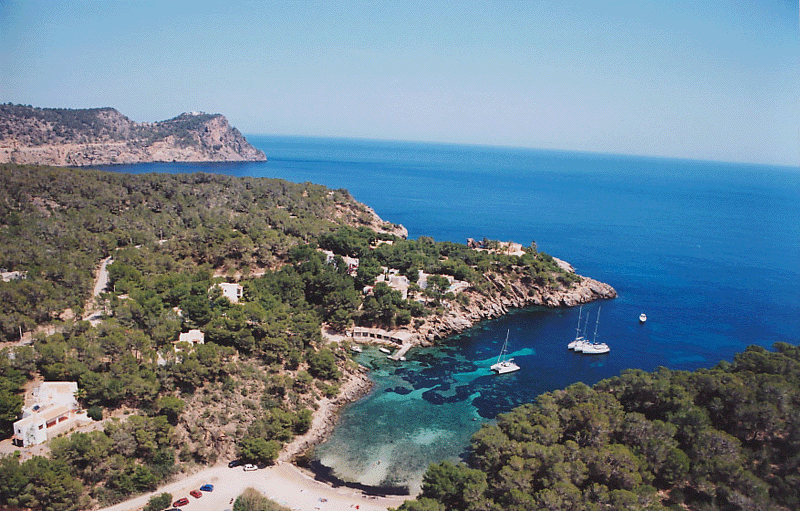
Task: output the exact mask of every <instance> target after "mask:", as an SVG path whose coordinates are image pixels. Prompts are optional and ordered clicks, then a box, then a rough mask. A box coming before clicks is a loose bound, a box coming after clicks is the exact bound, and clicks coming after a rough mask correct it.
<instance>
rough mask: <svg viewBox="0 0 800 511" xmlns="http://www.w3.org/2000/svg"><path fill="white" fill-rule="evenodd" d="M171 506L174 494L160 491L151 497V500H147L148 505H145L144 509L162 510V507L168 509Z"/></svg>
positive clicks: (148, 510)
mask: <svg viewBox="0 0 800 511" xmlns="http://www.w3.org/2000/svg"><path fill="white" fill-rule="evenodd" d="M171 506H172V494H171V493H160V494H158V495H153V496H152V497H150V500H148V501H147V505H146V506H145V507H144V511H161V510H162V509H167V508H169V507H171Z"/></svg>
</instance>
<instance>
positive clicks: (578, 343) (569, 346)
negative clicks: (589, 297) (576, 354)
mask: <svg viewBox="0 0 800 511" xmlns="http://www.w3.org/2000/svg"><path fill="white" fill-rule="evenodd" d="M581 314H583V305H581V308H580V309H579V310H578V327H577V328H576V329H575V340H574V341H572V342H570V343H569V344H567V349H570V350H574V349H575V348H577V347H579V346H581V345H582V344H583V343H584V342H585V339H584V338H583V336H582V335H581ZM586 317H587V318H588V317H589V315H588V314H587V315H586Z"/></svg>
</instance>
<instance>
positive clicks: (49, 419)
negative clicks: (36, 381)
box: [12, 381, 91, 447]
mask: <svg viewBox="0 0 800 511" xmlns="http://www.w3.org/2000/svg"><path fill="white" fill-rule="evenodd" d="M77 391H78V383H77V382H74V381H56V382H43V383H41V384H40V385H39V386H37V387H34V388H33V389H32V390H31V391H30V392H29V393H28V394H26V395H25V406H24V407H23V408H22V418H21V419H20V420H18V421H16V422H15V423H14V436H13V437H12V443H13V444H14V445H15V446H17V447H29V446H31V445H37V444H41V443H44V442H46V441H48V440H50V439H51V438H53V437H54V436H56V435H58V434H60V433H63V432H65V431H67V430H69V429H70V428H72V427H74V426H76V425H79V424H80V423H82V422H87V421H88V422H91V419H89V418H88V417H87V416H86V414H85V413H84V412H79V411H78V400H77V399H76V398H75V393H76V392H77Z"/></svg>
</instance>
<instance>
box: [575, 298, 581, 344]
mask: <svg viewBox="0 0 800 511" xmlns="http://www.w3.org/2000/svg"><path fill="white" fill-rule="evenodd" d="M582 313H583V305H581V308H580V309H578V328H576V329H575V338H576V339H577V338H578V337H580V336H581V314H582Z"/></svg>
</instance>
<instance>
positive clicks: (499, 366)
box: [491, 330, 520, 374]
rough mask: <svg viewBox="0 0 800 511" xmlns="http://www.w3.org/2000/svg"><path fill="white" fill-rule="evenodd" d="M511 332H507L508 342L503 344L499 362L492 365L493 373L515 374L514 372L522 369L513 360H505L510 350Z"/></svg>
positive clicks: (498, 358)
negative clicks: (509, 337) (509, 336)
mask: <svg viewBox="0 0 800 511" xmlns="http://www.w3.org/2000/svg"><path fill="white" fill-rule="evenodd" d="M509 332H510V330H509V331H508V332H506V340H505V342H504V343H503V348H502V349H501V350H500V356H499V357H497V362H496V363H495V364H492V367H491V369H492V371H494V372H496V373H497V374H506V373H513V372H514V371H519V370H520V367H519V366H518V365H517V364H516V363H514V359H513V358H509V359H508V360H506V359H505V356H506V350H507V349H508V334H509Z"/></svg>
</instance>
